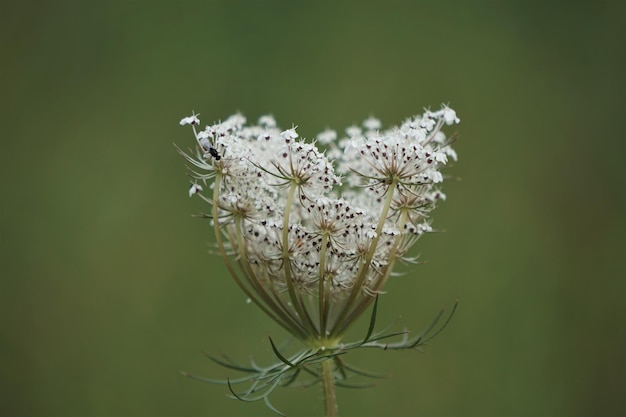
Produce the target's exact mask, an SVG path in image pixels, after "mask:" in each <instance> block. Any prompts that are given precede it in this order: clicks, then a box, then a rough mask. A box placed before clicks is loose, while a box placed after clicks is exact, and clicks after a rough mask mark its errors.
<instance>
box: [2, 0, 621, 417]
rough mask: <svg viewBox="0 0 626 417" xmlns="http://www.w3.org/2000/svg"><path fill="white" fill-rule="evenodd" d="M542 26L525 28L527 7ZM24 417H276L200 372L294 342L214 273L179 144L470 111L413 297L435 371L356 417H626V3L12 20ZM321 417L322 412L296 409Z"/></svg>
mask: <svg viewBox="0 0 626 417" xmlns="http://www.w3.org/2000/svg"><path fill="white" fill-rule="evenodd" d="M516 3H517V4H516ZM0 16H1V17H0V19H1V25H0V32H1V34H2V36H1V42H2V65H1V67H0V68H1V69H0V82H1V94H2V96H1V97H2V98H1V106H2V108H1V111H0V119H1V126H2V130H1V135H2V151H1V152H0V155H2V156H1V158H2V163H1V164H0V170H1V171H0V172H1V175H0V181H1V186H2V187H1V190H2V191H1V196H2V197H1V199H2V200H1V201H2V203H1V206H0V207H1V213H2V216H1V220H0V239H1V240H0V242H1V246H0V261H1V264H0V268H1V269H0V273H1V278H0V323H1V324H2V327H1V332H0V415H2V416H136V417H139V416H249V415H258V416H265V415H267V416H270V415H273V414H272V413H271V412H270V411H269V410H267V409H266V408H265V407H264V405H263V404H243V403H239V402H236V401H231V400H229V399H227V398H226V393H227V390H226V388H224V387H219V386H212V385H205V384H202V383H199V382H195V381H191V380H188V379H186V378H184V377H182V376H181V375H180V374H179V371H180V370H187V371H190V372H193V373H197V374H201V375H208V376H215V377H226V376H233V375H232V374H230V373H228V372H227V371H224V370H222V369H220V368H218V367H217V366H216V365H214V364H212V363H211V362H209V361H208V360H207V359H206V358H204V357H203V356H202V353H201V352H202V350H203V349H205V350H208V351H210V352H213V353H216V354H217V353H220V352H228V353H230V354H231V355H233V356H234V357H237V358H241V359H244V360H245V359H246V358H248V356H249V355H254V357H255V358H257V359H258V360H259V361H260V362H263V361H264V360H267V359H269V358H270V357H271V352H270V348H269V344H268V342H267V336H268V335H271V336H273V337H274V338H275V339H281V338H282V337H284V334H283V333H282V332H281V330H280V329H279V328H278V327H277V326H276V325H274V324H273V323H271V322H270V321H269V319H266V318H265V317H264V316H263V315H262V314H261V313H260V312H259V311H257V310H256V309H255V308H254V307H253V306H250V305H247V304H246V303H245V302H244V301H245V299H244V296H243V294H241V293H240V292H239V290H238V289H237V288H236V285H235V284H234V283H233V282H232V281H231V279H230V278H229V277H228V276H227V274H226V271H225V270H224V269H223V267H222V263H221V261H220V259H219V258H217V257H212V256H210V255H208V254H207V249H208V245H209V244H210V242H211V241H212V239H213V238H212V236H211V231H210V229H209V227H208V224H207V223H205V222H203V221H201V220H198V219H196V218H192V217H191V215H190V214H192V213H196V212H199V211H201V210H203V209H205V207H204V205H203V204H202V202H201V201H200V200H199V199H189V198H188V197H187V188H188V184H189V182H188V179H187V178H186V176H185V168H184V163H183V161H182V159H181V158H180V157H179V156H178V155H177V153H176V152H175V150H174V147H173V145H172V143H174V142H175V143H177V144H179V145H181V146H183V147H184V146H187V145H190V144H191V142H190V141H191V140H192V136H191V133H190V131H189V129H188V128H187V129H184V128H181V127H180V126H178V121H179V120H180V119H181V118H182V117H184V116H187V115H189V114H190V113H191V111H192V110H195V111H196V112H199V113H200V114H201V116H202V117H201V119H202V121H203V122H205V123H210V122H213V121H216V120H218V119H224V118H225V117H227V116H228V115H230V114H232V113H234V112H236V111H241V112H243V113H244V114H245V115H246V116H247V117H248V118H249V120H251V121H255V120H256V119H257V118H258V117H259V116H260V115H262V114H266V113H271V114H274V115H275V117H276V118H277V120H278V122H279V124H280V125H281V126H284V127H291V125H292V123H293V124H296V125H298V126H299V127H298V132H299V133H300V134H301V135H302V136H305V137H313V136H314V135H315V134H317V133H318V132H320V131H321V130H323V129H324V128H326V127H332V128H335V129H337V130H343V129H344V128H345V127H347V126H349V125H350V124H353V123H359V122H361V121H362V120H363V119H365V118H366V117H367V116H369V115H376V116H377V117H379V118H381V119H382V121H383V123H384V124H385V125H386V126H389V125H392V124H397V123H399V122H400V121H402V120H403V119H404V118H405V117H408V116H410V115H413V114H417V113H420V112H421V111H422V109H423V108H424V107H428V106H431V107H432V108H437V107H438V106H439V105H440V103H442V102H444V103H449V104H450V105H451V106H452V107H453V108H454V109H456V110H457V112H458V115H459V116H460V118H461V124H460V125H459V126H458V129H457V130H458V132H459V134H460V139H459V140H458V142H457V144H456V149H457V151H458V153H459V155H460V161H459V162H458V163H457V164H454V166H451V167H450V168H449V170H448V173H449V174H450V175H452V176H454V177H456V178H458V179H459V180H453V181H449V182H448V183H447V184H446V186H445V192H446V193H447V194H448V201H446V202H445V203H444V204H442V205H441V207H440V208H439V209H438V210H437V211H436V212H435V213H434V225H435V226H436V227H437V228H439V229H442V230H445V231H446V232H445V233H439V234H432V235H428V236H427V237H426V238H424V239H422V240H421V241H420V242H419V245H417V246H418V247H416V249H415V254H417V253H419V254H420V255H421V259H423V260H425V261H427V262H426V263H424V264H422V265H419V266H417V267H414V268H413V269H411V270H409V269H406V268H405V271H406V272H409V273H407V274H406V275H405V276H404V277H401V278H397V279H396V280H394V281H392V282H391V283H390V285H389V286H388V290H389V294H388V295H386V296H385V297H384V298H383V299H382V301H381V311H382V313H381V318H380V323H385V322H386V321H387V322H388V321H392V320H394V319H395V318H396V317H398V316H402V319H401V321H400V324H399V325H400V326H408V327H411V328H413V329H415V330H418V329H420V328H421V327H423V326H425V325H426V324H427V323H429V322H430V320H431V318H432V317H433V316H434V314H435V313H436V311H437V310H438V309H440V308H441V307H442V306H451V305H452V303H453V302H454V299H455V298H456V297H457V296H458V297H460V300H461V304H460V307H459V310H458V314H457V315H456V317H455V318H454V319H453V321H452V323H451V325H450V326H449V327H448V328H447V329H446V331H445V332H444V333H442V334H441V335H440V336H439V337H437V338H436V339H435V340H434V341H433V342H432V343H431V344H430V345H429V346H428V347H427V349H426V350H425V352H424V353H419V352H378V351H368V352H363V353H356V354H351V355H352V356H351V358H352V361H353V362H354V363H356V364H358V365H359V366H361V367H364V368H367V369H370V370H372V371H379V372H384V373H391V374H393V376H392V378H391V379H389V380H384V381H381V382H380V384H379V386H378V387H376V388H374V389H371V390H365V391H363V390H356V391H354V390H352V391H351V390H340V391H339V393H338V395H339V407H340V412H341V414H342V415H345V416H348V415H354V416H356V415H358V416H366V417H367V416H389V415H393V416H414V415H424V416H589V415H603V416H614V415H620V414H621V415H623V414H624V413H626V402H625V401H624V396H623V389H624V386H625V384H626V378H625V377H624V375H625V374H626V366H625V365H626V359H625V357H624V352H626V326H625V317H626V314H625V313H626V308H625V307H624V295H625V290H626V284H625V278H626V268H625V266H624V262H625V259H626V227H625V226H626V224H625V223H626V221H625V214H626V183H625V182H626V181H625V180H626V175H625V170H624V168H623V167H624V159H625V155H626V153H625V152H626V145H625V139H624V133H623V121H624V117H625V116H624V115H625V112H624V111H625V110H626V106H625V105H624V92H625V91H626V83H625V82H624V74H626V66H625V62H626V48H625V47H624V42H625V41H626V36H624V35H625V34H624V28H625V27H626V7H625V6H624V3H623V2H618V1H615V2H595V3H593V5H591V3H588V2H565V1H562V2H551V4H548V2H481V3H479V2H462V1H457V2H452V1H450V2H426V3H422V2H393V1H386V2H356V1H355V2H328V3H325V2H304V1H292V2H287V1H284V2H279V1H266V2H254V1H248V2H238V1H205V2H189V3H182V2H168V1H153V2H140V1H127V2H115V1H111V2H89V1H85V2H43V1H40V2H36V1H35V2H31V1H25V2H11V3H10V4H9V2H3V4H2V6H0ZM274 403H275V404H276V406H277V407H279V408H280V409H282V410H283V411H285V412H287V413H288V414H289V415H295V416H319V415H322V413H323V408H322V404H321V392H320V390H319V388H311V389H308V390H302V389H294V390H283V391H280V392H277V393H276V395H275V397H274Z"/></svg>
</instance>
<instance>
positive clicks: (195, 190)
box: [189, 182, 202, 197]
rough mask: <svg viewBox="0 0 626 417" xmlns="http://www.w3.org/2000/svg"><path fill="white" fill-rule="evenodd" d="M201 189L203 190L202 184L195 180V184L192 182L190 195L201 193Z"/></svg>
mask: <svg viewBox="0 0 626 417" xmlns="http://www.w3.org/2000/svg"><path fill="white" fill-rule="evenodd" d="M200 191H202V186H201V185H200V184H196V183H195V182H194V183H193V184H191V187H189V197H191V196H192V195H194V194H197V193H199V192H200Z"/></svg>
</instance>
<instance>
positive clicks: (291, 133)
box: [280, 126, 298, 142]
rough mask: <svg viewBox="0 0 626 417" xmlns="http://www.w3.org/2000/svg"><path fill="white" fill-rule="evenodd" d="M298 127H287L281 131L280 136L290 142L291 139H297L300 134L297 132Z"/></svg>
mask: <svg viewBox="0 0 626 417" xmlns="http://www.w3.org/2000/svg"><path fill="white" fill-rule="evenodd" d="M296 128H297V126H296V127H292V128H291V129H287V130H285V131H283V132H280V137H281V138H283V139H285V141H287V142H289V140H291V139H296V138H297V137H298V134H297V133H296Z"/></svg>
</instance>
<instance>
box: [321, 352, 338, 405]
mask: <svg viewBox="0 0 626 417" xmlns="http://www.w3.org/2000/svg"><path fill="white" fill-rule="evenodd" d="M320 366H321V367H322V390H323V391H324V413H325V414H324V415H325V416H326V417H337V416H338V414H337V394H336V392H335V375H334V373H333V362H332V360H330V359H329V360H325V361H323V362H322V363H321V364H320Z"/></svg>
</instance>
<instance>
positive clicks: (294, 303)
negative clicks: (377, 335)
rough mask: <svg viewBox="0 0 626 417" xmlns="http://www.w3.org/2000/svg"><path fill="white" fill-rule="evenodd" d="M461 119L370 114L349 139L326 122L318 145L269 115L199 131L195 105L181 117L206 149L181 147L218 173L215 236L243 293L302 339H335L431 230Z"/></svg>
mask: <svg viewBox="0 0 626 417" xmlns="http://www.w3.org/2000/svg"><path fill="white" fill-rule="evenodd" d="M458 121H459V119H458V118H457V117H456V113H455V112H454V110H452V109H450V108H449V107H447V106H444V107H442V109H441V110H439V111H435V112H432V111H426V112H425V113H424V114H423V115H421V116H417V117H414V118H410V119H408V120H406V121H405V122H404V123H403V124H402V125H401V126H399V127H394V128H391V129H388V130H381V123H380V121H379V120H378V119H375V118H374V117H370V118H368V119H367V120H365V122H364V123H363V126H364V127H365V130H362V129H361V128H360V127H358V126H351V127H349V128H348V129H347V130H346V134H347V137H345V138H343V139H339V140H337V138H336V133H335V132H334V131H331V130H326V131H325V132H322V133H321V134H320V135H319V136H318V141H319V142H320V144H322V145H326V146H327V148H326V149H325V150H320V149H318V147H317V146H316V145H315V144H314V143H310V142H307V141H305V140H303V139H301V138H300V136H299V135H298V133H297V132H296V127H292V128H290V129H287V130H281V129H279V128H278V127H277V126H276V122H275V120H274V118H273V117H272V116H262V117H261V118H260V119H259V125H253V126H248V125H246V120H245V118H244V117H243V116H242V115H239V114H237V115H234V116H231V117H229V118H228V119H227V120H226V121H224V122H221V123H217V124H214V125H212V126H207V127H206V129H205V130H203V131H201V132H199V133H196V131H195V127H196V126H198V125H199V123H200V121H199V120H198V117H197V115H196V114H193V115H192V116H190V117H187V118H184V119H183V120H181V124H191V125H192V127H193V128H194V134H195V137H196V141H197V148H198V151H197V152H196V153H195V154H189V153H182V152H181V153H182V154H183V156H184V157H185V158H186V159H187V160H188V161H189V162H190V163H191V165H192V166H193V167H194V168H199V169H200V170H199V171H196V170H194V171H192V173H191V175H192V176H193V177H195V179H196V180H197V181H203V182H206V181H208V180H213V185H212V196H211V195H208V196H204V198H205V199H206V200H207V201H209V202H211V203H212V217H213V222H214V227H215V233H216V238H217V245H218V247H219V248H220V251H221V254H222V255H223V257H224V260H225V262H226V264H227V267H228V269H229V271H230V272H231V274H232V275H233V277H234V279H235V281H236V282H237V284H239V286H240V287H241V288H242V290H243V291H244V292H245V293H246V295H247V297H248V298H249V299H250V300H251V302H253V303H255V304H256V305H257V306H259V307H260V308H261V309H262V310H263V311H264V312H265V313H266V314H268V315H269V316H270V317H271V318H272V319H274V320H275V321H276V322H277V323H278V324H280V325H281V326H282V327H284V328H285V329H286V330H288V331H289V332H290V333H292V334H293V335H294V336H296V337H297V338H299V339H300V340H302V341H303V342H304V343H306V344H308V345H315V346H324V347H333V346H336V345H337V344H338V343H339V342H340V341H341V339H342V337H343V335H344V334H345V332H346V330H347V329H348V328H349V327H350V325H351V324H352V323H353V322H354V321H355V320H356V319H357V318H358V316H359V315H360V314H361V313H363V312H364V311H365V310H366V309H367V307H368V306H369V305H370V304H371V303H372V301H373V300H374V299H375V296H376V295H378V294H380V293H381V292H382V289H383V287H384V285H385V283H386V282H387V280H388V279H389V278H390V276H391V275H392V271H393V269H394V267H395V265H396V263H397V262H398V261H399V260H403V259H404V260H410V259H412V258H409V257H407V252H408V251H409V249H410V247H411V246H412V245H413V244H414V243H415V242H416V240H417V237H419V236H421V235H422V234H424V233H427V232H429V231H431V230H432V228H431V226H430V224H429V223H428V220H427V219H428V215H429V213H430V212H431V211H432V210H433V209H434V207H435V205H436V203H437V202H438V201H440V200H443V199H444V195H443V194H442V193H441V192H440V191H439V189H438V188H437V187H436V186H437V185H438V184H440V183H441V182H442V181H443V179H444V177H443V175H442V174H441V171H440V169H441V168H442V166H444V165H445V164H446V163H447V160H448V156H450V157H453V158H456V154H455V153H454V151H453V150H452V149H451V147H450V144H449V141H448V140H447V139H446V136H445V134H444V133H443V132H442V131H441V128H442V126H443V125H445V124H451V123H458ZM326 152H327V154H326ZM201 191H203V190H202V187H201V186H200V185H198V184H197V183H194V184H192V186H191V188H190V190H189V194H190V196H192V195H194V194H196V193H200V192H201Z"/></svg>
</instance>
